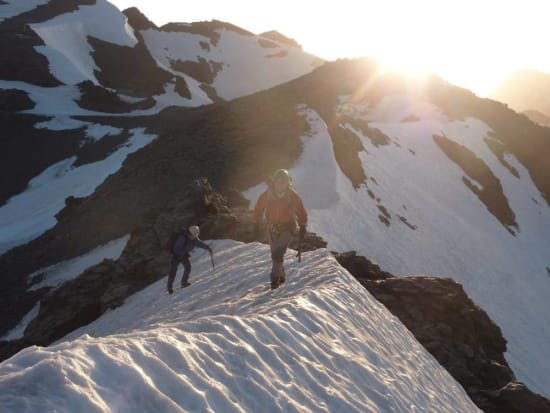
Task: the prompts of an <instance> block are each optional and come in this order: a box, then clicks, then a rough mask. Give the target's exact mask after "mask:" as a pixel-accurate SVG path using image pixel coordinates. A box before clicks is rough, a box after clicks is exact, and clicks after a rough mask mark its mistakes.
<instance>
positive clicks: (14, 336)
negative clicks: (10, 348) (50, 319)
mask: <svg viewBox="0 0 550 413" xmlns="http://www.w3.org/2000/svg"><path fill="white" fill-rule="evenodd" d="M39 311H40V303H38V304H36V305H35V306H34V307H33V308H32V310H31V311H29V312H28V313H27V314H25V316H24V317H23V318H22V319H21V321H20V322H19V323H18V324H17V325H16V326H15V327H14V328H13V329H11V330H10V331H8V332H7V333H6V334H4V335H3V336H2V337H0V340H5V341H10V340H18V339H20V338H23V334H24V333H25V329H26V328H27V327H28V325H29V323H30V322H31V321H32V320H34V319H35V318H36V316H37V315H38V312H39Z"/></svg>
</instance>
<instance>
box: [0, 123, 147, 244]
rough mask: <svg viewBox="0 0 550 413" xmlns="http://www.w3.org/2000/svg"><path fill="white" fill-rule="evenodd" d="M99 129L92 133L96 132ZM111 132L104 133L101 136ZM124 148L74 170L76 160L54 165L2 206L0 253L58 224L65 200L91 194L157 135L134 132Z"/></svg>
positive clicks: (94, 129) (93, 129)
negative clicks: (58, 214) (130, 155)
mask: <svg viewBox="0 0 550 413" xmlns="http://www.w3.org/2000/svg"><path fill="white" fill-rule="evenodd" d="M97 132H98V131H97V127H95V128H92V130H91V132H90V133H91V134H92V135H93V134H94V133H97ZM106 132H109V131H107V130H103V131H102V133H106ZM131 132H132V134H133V136H132V137H131V138H130V139H129V140H128V142H127V143H126V144H125V145H122V146H121V147H120V148H118V149H117V150H116V151H114V152H113V153H111V154H110V155H109V156H107V157H106V158H105V159H103V160H101V161H97V162H93V163H89V164H86V165H82V166H79V167H74V165H73V164H74V162H75V160H76V158H75V157H72V158H69V159H65V160H63V161H61V162H58V163H57V164H54V165H52V166H50V167H49V168H47V169H46V170H45V171H44V172H42V173H41V174H40V175H39V176H37V177H36V178H34V179H32V180H31V182H30V183H29V186H28V188H27V189H26V190H25V191H24V192H22V193H21V194H19V195H16V196H14V197H12V198H10V199H9V201H8V202H7V203H6V204H5V205H3V206H2V207H0V230H1V234H2V236H1V237H0V254H2V253H4V252H5V251H7V250H9V249H10V248H13V247H15V246H17V245H21V244H25V243H27V242H29V241H31V240H33V239H35V238H36V237H38V236H40V235H41V234H43V233H44V232H45V231H47V230H48V229H50V228H52V227H54V226H55V225H56V223H57V219H56V218H55V215H56V214H57V213H58V212H59V211H61V210H62V209H63V208H64V207H65V199H66V198H67V197H69V196H74V197H76V198H79V197H85V196H88V195H90V194H92V193H93V192H94V191H95V189H96V188H97V187H98V186H99V185H100V184H101V183H102V182H103V181H104V180H105V179H106V178H107V177H108V176H109V175H111V174H113V173H115V172H116V171H117V170H119V169H120V167H121V165H122V163H123V162H124V160H125V159H126V157H127V156H128V155H129V154H131V153H133V152H135V151H137V150H139V149H141V148H143V147H144V146H146V145H148V144H150V143H151V142H152V141H153V140H154V139H156V135H149V134H146V133H145V131H144V130H143V129H142V128H139V129H135V130H132V131H131Z"/></svg>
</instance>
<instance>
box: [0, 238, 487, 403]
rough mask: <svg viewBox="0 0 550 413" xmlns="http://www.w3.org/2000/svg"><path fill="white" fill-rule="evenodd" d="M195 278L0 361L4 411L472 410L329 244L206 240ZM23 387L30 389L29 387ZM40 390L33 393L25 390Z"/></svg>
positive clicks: (156, 289) (150, 291)
mask: <svg viewBox="0 0 550 413" xmlns="http://www.w3.org/2000/svg"><path fill="white" fill-rule="evenodd" d="M210 243H211V245H212V246H213V248H214V251H215V253H216V256H215V258H216V263H217V264H218V266H217V267H216V269H215V271H213V270H212V267H211V264H210V257H209V256H208V255H207V254H204V253H203V252H202V251H201V252H199V253H197V255H195V256H194V257H193V258H192V261H193V265H194V271H193V274H192V278H191V281H192V285H191V286H190V287H188V288H186V289H183V290H178V291H176V292H175V293H174V294H173V295H172V296H167V295H166V293H165V291H164V289H165V282H166V280H165V279H162V280H160V281H158V282H157V283H155V284H153V285H151V286H150V287H148V288H146V289H145V290H143V291H141V292H139V293H137V294H135V295H133V296H132V297H130V298H129V299H128V300H127V302H126V304H125V305H124V306H122V307H120V308H118V309H116V310H113V311H111V312H109V313H106V314H105V315H104V316H103V317H101V318H100V319H98V320H96V321H95V322H93V323H92V324H90V325H89V326H86V327H83V328H81V329H79V330H77V331H75V332H73V333H71V334H70V335H68V336H67V337H65V338H64V339H63V340H62V341H60V342H59V343H57V344H55V345H53V346H51V347H48V348H38V347H31V348H27V349H25V350H23V351H22V352H20V353H19V354H17V355H16V356H14V357H12V358H11V359H9V360H7V361H6V362H4V363H2V364H1V365H0V403H1V404H2V406H5V407H6V408H7V409H8V410H10V411H17V410H19V409H21V408H22V407H23V406H25V408H26V409H27V410H29V409H30V410H31V411H32V410H33V409H34V410H40V411H42V412H49V411H61V412H65V411H67V412H68V411H77V410H78V411H98V412H99V411H115V410H116V411H118V410H123V411H147V412H149V411H150V412H158V411H164V412H181V411H224V412H248V411H265V412H275V411H294V412H297V411H300V412H308V411H311V412H329V411H330V412H334V411H349V412H354V411H356V412H365V411H369V412H387V411H395V412H411V411H438V412H454V411H461V412H477V411H478V409H477V408H476V407H475V406H474V405H473V404H472V402H471V401H470V400H469V399H468V397H467V395H466V394H465V392H464V390H463V389H462V388H461V387H460V385H458V384H457V383H456V382H455V381H454V380H453V379H452V378H451V376H450V375H449V374H448V373H447V372H446V371H445V370H444V369H443V368H442V367H441V366H440V365H439V364H438V363H437V362H436V361H435V360H434V359H433V358H432V357H431V356H430V355H429V354H428V353H427V352H426V351H425V350H424V348H423V347H422V346H421V345H420V344H419V343H418V342H417V341H416V340H415V339H414V337H413V336H412V335H411V333H410V332H409V331H408V330H407V329H406V328H405V327H404V326H403V325H402V324H401V322H400V321H399V320H397V319H396V318H395V317H393V316H392V315H391V314H390V313H389V312H388V311H387V310H386V309H385V307H383V306H382V305H381V304H380V303H378V302H377V301H376V300H375V299H373V298H372V297H371V296H370V294H369V293H368V292H367V291H366V290H365V289H364V288H363V287H361V286H360V284H359V283H358V282H357V281H356V280H355V279H354V278H353V277H352V276H351V275H350V274H349V273H347V271H345V270H344V269H343V268H342V267H341V266H340V265H339V264H338V263H337V262H336V260H335V259H334V258H333V257H332V255H331V254H330V253H329V252H328V251H327V250H324V249H323V250H318V251H314V252H310V253H305V254H303V259H302V263H301V264H298V263H297V261H296V258H295V257H294V254H293V253H292V251H289V252H288V255H287V257H286V258H287V273H288V280H287V283H286V284H285V285H283V286H282V287H281V288H280V289H278V290H275V291H273V292H272V291H270V290H269V288H268V282H267V281H268V280H267V279H268V277H267V274H266V270H267V269H268V267H269V263H270V259H269V249H268V247H267V246H265V245H263V244H258V243H253V244H242V243H238V242H235V241H229V240H226V241H213V242H210ZM178 277H179V275H178ZM21 383H26V384H27V385H21ZM29 388H32V389H33V391H32V393H29V392H28V391H27V389H29Z"/></svg>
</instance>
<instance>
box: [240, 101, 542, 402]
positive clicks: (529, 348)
mask: <svg viewBox="0 0 550 413" xmlns="http://www.w3.org/2000/svg"><path fill="white" fill-rule="evenodd" d="M297 110H298V111H300V112H301V113H303V114H304V116H306V117H307V119H308V122H309V124H310V127H311V136H306V137H304V138H303V143H304V152H303V154H302V156H301V158H300V160H299V161H298V162H297V164H296V165H295V166H294V168H293V169H292V170H291V175H292V176H293V178H294V181H295V186H296V188H297V190H298V191H299V192H300V194H302V196H303V199H304V203H305V205H306V207H307V208H308V210H309V213H310V223H309V228H310V229H311V230H312V231H314V232H316V233H318V234H320V235H321V236H323V237H324V238H325V239H326V240H327V241H328V248H329V249H331V250H336V251H348V250H356V251H358V253H360V254H362V255H365V256H368V257H370V258H372V259H374V260H375V261H377V262H378V263H379V264H380V266H381V267H382V268H383V269H384V270H387V271H389V272H391V273H393V274H404V275H410V274H430V275H436V276H437V275H439V276H444V277H452V278H453V279H455V280H457V281H459V282H461V283H463V284H464V288H465V290H466V292H467V293H468V295H469V296H470V297H471V298H472V299H473V300H474V301H475V302H476V303H477V304H478V305H480V306H481V307H482V308H483V309H484V310H485V311H487V313H488V314H489V315H490V317H491V318H492V319H493V320H494V321H495V322H496V323H497V324H498V325H499V327H500V328H501V329H502V331H503V334H504V336H505V338H506V339H507V340H508V352H507V354H506V358H507V360H508V362H509V364H510V366H511V367H512V369H513V371H514V372H515V374H516V375H517V377H518V379H519V380H521V381H524V382H525V383H526V384H527V385H528V386H529V388H531V389H532V390H533V391H536V392H539V393H541V394H545V395H546V396H549V395H550V359H549V358H548V343H549V342H550V301H549V300H548V297H550V278H549V277H550V275H549V274H548V271H547V269H546V268H547V267H548V268H550V258H549V256H548V246H549V245H550V233H549V232H548V228H550V209H549V208H548V206H547V204H546V202H545V201H544V200H543V198H542V196H541V194H540V193H539V192H538V191H537V189H536V187H535V185H534V184H533V182H532V181H531V178H530V176H529V174H528V172H527V171H526V170H525V168H524V167H523V166H522V165H521V164H520V163H519V162H518V161H517V160H516V159H515V158H513V157H512V156H509V155H507V157H506V161H507V162H508V163H509V164H510V165H512V166H513V167H514V168H515V169H516V171H517V172H518V174H519V178H518V177H516V176H514V175H513V174H512V173H511V172H510V170H509V169H508V168H506V167H505V166H504V165H503V164H502V163H501V162H500V161H499V160H498V158H497V157H496V156H495V155H494V154H493V152H491V151H490V150H489V148H488V146H487V144H486V143H485V141H484V138H485V137H487V136H488V133H489V132H490V128H489V127H488V126H487V125H486V124H484V123H483V122H481V121H479V120H477V119H473V118H469V119H465V120H463V121H458V120H449V119H447V118H446V117H445V116H444V115H443V114H441V113H440V112H439V110H438V109H437V108H436V107H433V106H432V105H430V104H428V103H422V102H418V101H416V100H414V99H410V98H409V97H407V96H403V95H399V96H397V95H394V96H388V97H386V98H385V99H383V100H382V101H381V102H380V103H379V104H378V105H377V106H375V107H370V106H369V105H361V104H352V103H350V101H349V97H342V105H341V107H340V110H341V111H342V112H343V111H346V112H347V113H348V115H351V116H354V117H356V118H360V119H368V120H369V127H373V128H377V129H379V130H381V131H382V132H384V133H385V134H386V135H387V136H388V137H389V138H390V142H389V144H387V145H378V146H376V145H375V144H374V143H373V141H371V139H369V137H368V136H364V135H363V132H362V131H361V130H358V129H356V128H354V127H353V126H352V125H351V124H345V125H344V126H346V127H347V128H348V129H349V130H351V131H353V132H354V133H355V134H356V135H357V136H358V137H359V138H360V139H361V142H362V144H363V146H364V151H363V152H361V153H360V158H361V161H362V165H363V169H364V172H365V174H366V176H367V177H369V179H368V182H367V184H366V185H361V186H360V187H359V188H358V189H357V190H355V189H354V188H353V186H352V183H351V182H350V181H349V179H348V178H347V177H346V176H345V175H344V174H343V173H342V171H341V170H340V168H339V166H338V164H337V162H336V160H335V157H334V151H333V146H332V141H331V138H330V135H329V134H328V131H327V127H326V125H325V123H324V122H323V120H322V119H321V118H320V116H319V115H318V114H317V113H316V112H315V111H313V110H311V109H308V108H304V107H301V108H298V109H297ZM411 116H414V117H415V119H417V120H416V121H413V122H411V121H404V119H407V118H409V119H410V118H411ZM433 134H437V135H445V136H447V137H448V138H449V139H452V140H453V141H456V142H457V143H460V144H461V145H464V146H465V147H467V148H468V149H470V150H471V151H473V152H474V153H475V154H476V155H477V156H478V157H479V158H481V159H482V160H483V161H484V162H485V163H486V164H487V165H488V167H489V168H490V169H491V171H492V172H493V173H494V174H495V175H496V176H497V177H498V179H499V180H500V182H501V184H502V187H503V190H504V193H505V196H506V198H507V199H508V202H509V204H510V206H511V208H512V209H513V211H514V212H515V214H516V222H517V224H518V227H519V230H517V232H516V236H513V235H512V234H511V233H510V232H509V231H508V229H507V228H506V227H505V226H504V225H503V224H501V223H500V222H499V221H498V220H497V219H496V218H495V216H493V215H492V214H491V213H490V212H489V211H488V209H487V208H486V207H485V205H484V204H483V203H482V202H481V201H480V199H479V198H478V197H477V196H475V195H474V194H473V192H471V191H470V189H468V187H467V186H466V185H465V184H464V183H463V182H462V178H463V176H464V175H465V173H464V171H462V169H460V168H459V167H458V166H457V165H456V164H455V163H453V162H451V161H450V160H449V158H447V156H446V155H445V153H444V152H443V151H442V150H441V149H440V148H439V147H438V145H437V144H436V143H435V142H434V140H433V139H432V135H433ZM473 184H474V185H480V184H479V183H477V182H475V181H474V182H473ZM262 189H263V186H261V185H260V186H258V187H255V188H251V189H250V190H249V191H247V193H246V195H247V197H248V198H250V199H251V200H255V199H256V197H257V196H258V194H259V192H260V191H261V190H262ZM381 208H383V209H384V210H385V211H386V215H387V217H389V218H387V219H388V220H389V224H388V225H386V224H384V223H383V222H382V220H381V219H380V216H381V215H382V213H381ZM401 218H402V219H403V220H402V219H401Z"/></svg>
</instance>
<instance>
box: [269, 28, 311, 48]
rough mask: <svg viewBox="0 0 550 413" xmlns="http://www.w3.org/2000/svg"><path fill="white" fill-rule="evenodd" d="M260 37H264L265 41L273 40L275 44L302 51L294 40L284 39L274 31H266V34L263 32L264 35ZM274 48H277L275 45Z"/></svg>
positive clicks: (283, 36)
mask: <svg viewBox="0 0 550 413" xmlns="http://www.w3.org/2000/svg"><path fill="white" fill-rule="evenodd" d="M260 36H261V37H264V38H266V39H271V40H275V41H277V42H280V43H283V44H286V45H288V46H292V47H295V48H296V49H298V50H302V46H301V45H300V44H299V43H298V42H297V41H296V40H294V39H291V38H289V37H286V36H285V35H284V34H282V33H279V32H278V31H276V30H271V31H268V32H264V33H262V34H260ZM275 46H277V45H275ZM265 47H270V46H269V45H266V46H265Z"/></svg>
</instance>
